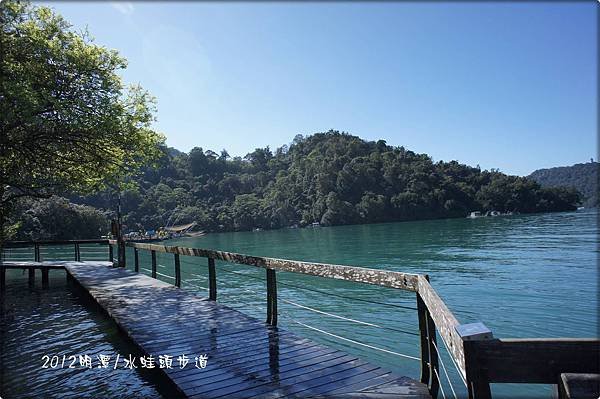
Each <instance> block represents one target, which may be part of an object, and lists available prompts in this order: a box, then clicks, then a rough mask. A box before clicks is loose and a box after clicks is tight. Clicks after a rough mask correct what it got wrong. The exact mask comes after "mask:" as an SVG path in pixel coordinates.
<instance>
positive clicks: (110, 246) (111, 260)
mask: <svg viewBox="0 0 600 399" xmlns="http://www.w3.org/2000/svg"><path fill="white" fill-rule="evenodd" d="M113 258H114V253H113V247H112V244H111V243H108V261H109V262H110V263H114V260H113Z"/></svg>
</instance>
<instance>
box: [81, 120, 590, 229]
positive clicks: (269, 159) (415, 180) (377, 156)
mask: <svg viewBox="0 0 600 399" xmlns="http://www.w3.org/2000/svg"><path fill="white" fill-rule="evenodd" d="M164 154H165V155H164V156H163V158H162V161H161V166H160V167H159V168H158V169H152V170H151V169H149V170H146V171H145V173H144V174H143V175H142V176H141V177H140V178H139V179H138V183H139V188H138V189H136V190H129V191H126V192H124V193H123V195H122V205H123V206H122V209H123V212H124V214H125V223H126V224H127V226H128V228H129V229H132V230H134V229H138V228H145V229H154V228H157V227H159V226H165V225H167V224H168V225H171V224H180V223H187V222H191V221H196V222H198V223H199V225H200V226H201V227H200V228H201V229H204V230H207V231H219V230H249V229H252V228H257V227H259V228H265V229H266V228H280V227H286V226H292V225H295V224H298V225H306V224H309V223H313V222H319V223H321V224H322V225H340V224H352V223H373V222H384V221H402V220H414V219H428V218H446V217H465V215H467V213H468V212H470V211H474V210H482V211H486V210H498V211H517V212H521V213H527V212H546V211H560V210H571V209H574V207H575V204H576V203H577V201H578V194H577V193H576V192H575V191H574V190H568V189H564V188H542V187H540V185H539V184H538V183H536V182H535V181H533V180H531V179H527V178H524V177H518V176H508V175H505V174H503V173H500V172H498V171H494V170H492V171H482V170H480V169H479V168H474V167H470V166H466V165H462V164H460V163H458V162H456V161H452V162H441V161H440V162H435V163H434V162H433V161H432V159H431V158H430V157H429V156H427V155H426V154H416V153H414V152H412V151H409V150H407V149H405V148H403V147H392V146H389V145H387V144H386V142H385V141H383V140H379V141H377V142H370V141H365V140H362V139H360V138H359V137H356V136H352V135H349V134H345V133H340V132H337V131H329V132H327V133H318V134H314V135H312V136H309V137H306V138H303V137H302V136H297V137H296V138H295V139H294V141H293V142H292V143H291V144H290V145H289V146H287V145H284V146H282V147H280V148H278V149H276V150H275V151H271V150H270V149H269V148H268V147H267V148H262V149H261V148H259V149H256V150H255V151H254V152H252V153H250V154H248V155H247V156H246V157H244V158H243V159H242V158H240V157H235V158H231V157H229V155H228V154H227V152H226V151H225V150H223V151H221V153H220V154H218V153H215V152H213V151H210V150H207V151H204V150H203V149H202V148H194V149H192V150H191V151H190V152H189V153H187V154H185V153H180V152H177V151H172V149H168V148H165V149H164ZM73 200H74V201H76V202H83V203H86V204H89V205H93V206H95V207H99V208H104V209H114V206H115V205H114V204H115V200H114V197H111V196H110V195H109V194H108V193H104V194H99V195H96V196H93V197H86V198H73Z"/></svg>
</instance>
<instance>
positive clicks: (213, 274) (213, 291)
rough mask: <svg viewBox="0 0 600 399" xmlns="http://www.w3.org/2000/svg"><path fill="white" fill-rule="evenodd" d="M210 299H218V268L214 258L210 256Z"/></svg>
mask: <svg viewBox="0 0 600 399" xmlns="http://www.w3.org/2000/svg"><path fill="white" fill-rule="evenodd" d="M208 299H210V300H211V301H216V300H217V270H216V269H215V260H214V259H213V258H208Z"/></svg>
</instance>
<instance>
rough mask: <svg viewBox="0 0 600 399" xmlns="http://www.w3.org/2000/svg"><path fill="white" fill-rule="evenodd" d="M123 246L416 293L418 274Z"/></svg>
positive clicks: (164, 247) (131, 244) (172, 248)
mask: <svg viewBox="0 0 600 399" xmlns="http://www.w3.org/2000/svg"><path fill="white" fill-rule="evenodd" d="M125 245H126V246H128V247H132V248H138V249H145V250H148V251H156V252H164V253H171V254H178V255H186V256H199V257H203V258H212V259H217V260H221V261H225V262H230V263H239V264H244V265H248V266H256V267H261V268H263V269H273V270H278V271H285V272H292V273H301V274H308V275H311V276H317V277H326V278H333V279H338V280H346V281H354V282H357V283H365V284H373V285H379V286H382V287H389V288H397V289H401V290H406V291H413V292H416V290H417V281H418V280H417V278H418V276H419V275H418V274H409V273H401V272H394V271H389V270H378V269H368V268H364V267H355V266H342V265H331V264H325V263H314V262H302V261H295V260H288V259H277V258H267V257H261V256H252V255H244V254H239V253H235V252H225V251H215V250H212V249H202V248H189V247H178V246H167V245H156V244H145V243H136V242H127V243H125Z"/></svg>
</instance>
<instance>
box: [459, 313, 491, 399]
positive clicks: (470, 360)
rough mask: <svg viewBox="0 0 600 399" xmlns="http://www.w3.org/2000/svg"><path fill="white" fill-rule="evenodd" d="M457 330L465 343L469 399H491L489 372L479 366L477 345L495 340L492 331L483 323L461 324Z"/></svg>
mask: <svg viewBox="0 0 600 399" xmlns="http://www.w3.org/2000/svg"><path fill="white" fill-rule="evenodd" d="M455 329H456V332H457V333H458V335H460V337H461V338H462V342H463V349H464V353H465V371H466V374H467V376H466V382H467V391H468V394H469V399H491V398H492V392H491V390H490V382H489V379H488V376H487V370H486V369H485V367H484V366H483V365H482V364H479V361H478V357H477V344H478V342H480V341H484V340H490V339H494V336H493V334H492V331H491V330H490V329H489V328H487V327H486V326H485V324H483V323H471V324H461V325H458V326H456V327H455Z"/></svg>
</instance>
